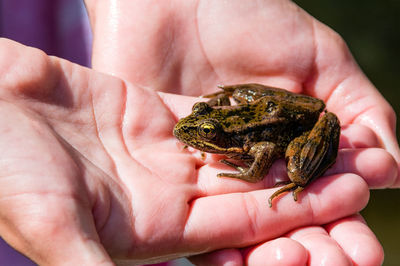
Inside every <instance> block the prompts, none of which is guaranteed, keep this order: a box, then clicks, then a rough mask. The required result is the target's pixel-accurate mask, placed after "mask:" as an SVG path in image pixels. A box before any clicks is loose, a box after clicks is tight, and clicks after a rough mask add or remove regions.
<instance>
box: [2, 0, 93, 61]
mask: <svg viewBox="0 0 400 266" xmlns="http://www.w3.org/2000/svg"><path fill="white" fill-rule="evenodd" d="M0 36H1V37H5V38H9V39H12V40H15V41H17V42H20V43H23V44H25V45H29V46H33V47H36V48H39V49H41V50H43V51H45V52H46V53H47V54H49V55H55V56H58V57H62V58H65V59H67V60H69V61H72V62H75V63H78V64H80V65H84V66H89V65H90V51H91V37H92V36H91V31H90V26H89V21H88V17H87V13H86V10H85V7H84V4H83V1H82V0H35V1H32V0H0Z"/></svg>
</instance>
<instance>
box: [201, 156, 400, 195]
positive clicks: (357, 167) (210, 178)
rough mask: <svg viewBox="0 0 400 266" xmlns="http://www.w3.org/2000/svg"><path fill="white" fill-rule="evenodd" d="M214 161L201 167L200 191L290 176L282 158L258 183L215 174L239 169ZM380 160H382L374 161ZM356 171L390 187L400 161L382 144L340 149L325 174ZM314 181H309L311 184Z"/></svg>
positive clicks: (236, 188)
mask: <svg viewBox="0 0 400 266" xmlns="http://www.w3.org/2000/svg"><path fill="white" fill-rule="evenodd" d="M207 162H211V163H208V164H205V165H203V166H202V167H200V169H199V172H198V179H197V186H198V189H199V191H200V194H201V195H207V196H211V195H218V194H226V193H233V192H247V191H252V190H256V189H263V188H270V187H273V186H274V185H275V184H276V183H278V182H282V181H286V180H288V177H287V173H286V164H285V162H284V161H283V160H279V161H276V162H275V163H274V164H273V165H272V167H271V169H270V171H269V173H268V175H267V176H266V177H265V178H264V179H263V180H262V181H260V182H258V183H249V182H245V181H242V180H239V179H232V178H224V177H216V175H217V173H220V172H235V171H236V170H234V169H232V168H230V167H228V166H226V165H223V164H222V163H219V162H215V161H213V162H212V161H211V159H210V160H209V161H207V160H206V161H205V163H207ZM372 162H379V163H372ZM341 173H353V174H356V175H359V176H361V177H362V178H364V180H365V181H366V182H367V184H368V186H369V187H370V188H387V187H390V186H392V185H393V183H394V182H395V181H396V180H397V177H398V171H397V163H396V161H395V160H394V159H393V157H392V155H391V154H390V153H388V152H387V151H386V150H384V149H380V148H361V149H341V150H339V153H338V157H337V159H336V163H335V164H334V165H333V166H332V167H331V168H330V169H328V170H327V172H326V173H325V175H333V174H341ZM321 178H324V177H321ZM312 184H313V183H311V184H310V185H312Z"/></svg>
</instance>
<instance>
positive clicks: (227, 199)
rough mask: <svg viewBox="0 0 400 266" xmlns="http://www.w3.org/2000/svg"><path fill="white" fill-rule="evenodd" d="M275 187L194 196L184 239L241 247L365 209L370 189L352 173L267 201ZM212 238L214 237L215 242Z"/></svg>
mask: <svg viewBox="0 0 400 266" xmlns="http://www.w3.org/2000/svg"><path fill="white" fill-rule="evenodd" d="M273 191H275V189H268V190H259V191H252V192H247V193H232V194H224V195H217V196H210V197H201V198H197V199H195V200H193V201H192V202H191V211H190V215H189V217H188V219H187V224H186V228H185V232H184V235H183V243H186V244H187V245H189V246H191V247H192V248H193V249H194V252H195V251H203V252H204V251H205V250H209V251H211V250H215V249H218V248H223V247H226V246H230V247H242V246H248V245H250V244H254V243H258V242H261V241H265V240H268V239H272V238H274V237H277V236H279V235H281V234H283V233H285V232H287V231H288V230H291V229H293V228H296V227H299V226H305V225H309V224H322V223H327V222H329V221H332V220H334V219H338V218H340V217H345V216H348V215H350V214H352V213H355V212H357V211H359V210H360V209H362V208H363V207H364V206H365V204H366V203H367V201H368V198H369V190H368V187H367V185H366V183H365V182H364V181H363V179H362V178H360V177H359V176H356V175H353V174H345V175H337V176H330V177H326V178H321V179H318V180H316V181H315V182H314V184H313V185H312V186H310V187H307V188H306V189H305V191H303V192H302V193H301V194H300V197H299V199H298V201H297V202H294V201H293V197H292V195H290V194H289V195H288V194H284V195H282V196H281V197H279V198H277V199H276V200H275V201H274V202H273V207H272V208H268V207H267V198H268V197H269V196H270V195H271V194H272V193H273ZM210 243H212V245H211V246H209V245H210Z"/></svg>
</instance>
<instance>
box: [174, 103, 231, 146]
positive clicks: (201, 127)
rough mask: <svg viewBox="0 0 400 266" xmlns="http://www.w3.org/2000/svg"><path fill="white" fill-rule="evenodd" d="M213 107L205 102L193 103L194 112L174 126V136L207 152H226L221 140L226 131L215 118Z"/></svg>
mask: <svg viewBox="0 0 400 266" xmlns="http://www.w3.org/2000/svg"><path fill="white" fill-rule="evenodd" d="M214 111H215V109H213V108H212V107H211V106H210V105H208V104H207V103H205V102H199V103H196V104H195V105H193V108H192V113H191V114H190V115H189V116H187V117H184V118H182V119H181V120H179V121H178V123H177V124H176V125H175V127H174V136H175V137H176V138H177V139H179V140H180V141H181V142H183V143H185V144H187V145H189V146H191V147H193V148H196V149H198V150H201V151H205V152H212V153H224V151H225V148H222V147H221V145H218V144H219V141H220V140H221V139H223V138H221V136H223V134H224V132H223V130H222V127H221V125H220V123H218V121H217V120H216V119H213V118H212V116H213V112H214Z"/></svg>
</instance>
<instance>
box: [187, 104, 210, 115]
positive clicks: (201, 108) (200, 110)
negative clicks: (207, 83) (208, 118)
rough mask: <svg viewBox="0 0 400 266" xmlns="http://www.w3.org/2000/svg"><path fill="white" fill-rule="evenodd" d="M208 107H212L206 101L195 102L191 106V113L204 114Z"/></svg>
mask: <svg viewBox="0 0 400 266" xmlns="http://www.w3.org/2000/svg"><path fill="white" fill-rule="evenodd" d="M210 109H212V107H211V106H210V105H208V103H205V102H199V103H195V104H194V105H193V107H192V111H193V113H196V114H204V113H205V112H207V111H208V110H210Z"/></svg>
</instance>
